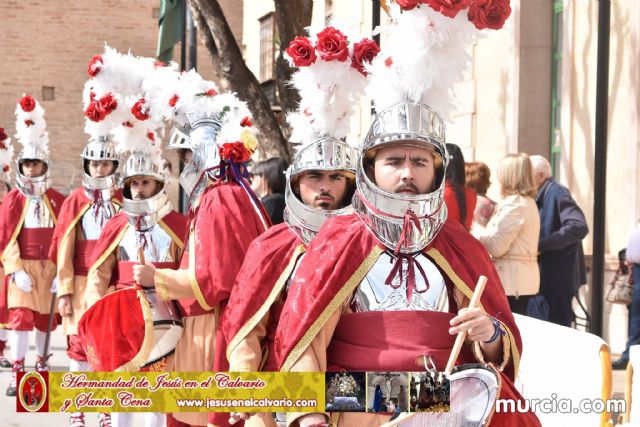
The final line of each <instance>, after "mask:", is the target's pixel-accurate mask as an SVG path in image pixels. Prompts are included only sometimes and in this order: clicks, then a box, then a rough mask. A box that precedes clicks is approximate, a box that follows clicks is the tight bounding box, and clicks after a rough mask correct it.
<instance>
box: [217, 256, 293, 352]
mask: <svg viewBox="0 0 640 427" xmlns="http://www.w3.org/2000/svg"><path fill="white" fill-rule="evenodd" d="M305 250H306V249H305V246H304V245H303V244H300V245H298V247H296V249H295V251H294V252H293V254H292V255H291V259H290V260H289V263H288V264H287V267H286V268H285V269H284V270H283V271H282V274H280V277H278V280H277V281H276V283H275V285H274V286H273V289H271V292H270V293H269V296H268V297H267V299H266V300H265V301H264V303H263V304H262V305H261V306H260V308H259V309H258V311H256V313H255V314H254V315H253V316H251V318H250V319H249V320H248V321H247V323H245V324H244V325H243V326H242V328H240V330H239V331H238V333H237V334H236V335H235V336H234V337H233V339H231V341H230V342H229V345H228V346H227V359H229V358H230V357H231V352H232V351H233V349H235V348H236V346H237V345H238V344H240V341H242V340H243V339H245V338H246V337H247V335H249V332H251V331H252V330H253V328H255V327H256V325H257V324H258V323H259V322H260V320H261V319H262V318H263V317H264V316H265V315H266V314H267V312H268V311H269V309H270V308H271V306H272V305H273V302H274V301H275V300H276V298H278V295H280V293H281V292H282V289H283V288H284V285H285V284H286V283H287V279H288V278H289V276H291V272H292V271H293V269H294V268H295V266H296V262H297V260H298V257H299V256H300V254H303V253H304V251H305Z"/></svg>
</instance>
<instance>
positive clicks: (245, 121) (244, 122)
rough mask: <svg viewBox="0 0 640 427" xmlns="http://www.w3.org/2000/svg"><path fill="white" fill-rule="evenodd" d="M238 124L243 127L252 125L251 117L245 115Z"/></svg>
mask: <svg viewBox="0 0 640 427" xmlns="http://www.w3.org/2000/svg"><path fill="white" fill-rule="evenodd" d="M240 126H242V127H245V128H249V127H251V126H253V123H252V122H251V119H250V118H249V117H245V118H244V119H242V121H241V122H240Z"/></svg>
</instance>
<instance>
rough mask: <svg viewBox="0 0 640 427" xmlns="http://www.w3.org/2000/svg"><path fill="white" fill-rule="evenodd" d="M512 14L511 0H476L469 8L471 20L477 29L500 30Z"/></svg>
mask: <svg viewBox="0 0 640 427" xmlns="http://www.w3.org/2000/svg"><path fill="white" fill-rule="evenodd" d="M509 15H511V5H510V4H509V0H474V2H473V3H472V4H471V7H470V8H469V14H468V17H469V21H471V22H473V25H475V26H476V28H477V29H479V30H483V29H485V28H491V29H492V30H499V29H500V28H502V26H503V25H504V23H505V21H506V20H507V18H509Z"/></svg>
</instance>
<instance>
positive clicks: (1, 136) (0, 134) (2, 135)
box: [0, 128, 8, 141]
mask: <svg viewBox="0 0 640 427" xmlns="http://www.w3.org/2000/svg"><path fill="white" fill-rule="evenodd" d="M7 138H8V136H7V134H6V133H5V131H4V128H0V141H4V140H5V139H7Z"/></svg>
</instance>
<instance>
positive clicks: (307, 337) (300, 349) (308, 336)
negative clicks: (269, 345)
mask: <svg viewBox="0 0 640 427" xmlns="http://www.w3.org/2000/svg"><path fill="white" fill-rule="evenodd" d="M382 252H383V250H382V248H380V247H379V246H375V247H374V248H373V249H372V250H371V252H370V253H369V255H368V256H367V257H366V258H365V260H364V261H363V262H362V264H361V265H360V266H359V267H358V269H357V270H356V271H355V273H353V275H352V276H351V277H350V278H349V280H347V282H346V283H345V284H344V286H342V288H341V289H340V290H339V291H338V293H337V294H336V296H335V297H334V298H333V299H332V300H331V302H330V303H329V305H327V307H326V308H325V309H324V311H323V312H322V313H320V316H318V318H317V319H316V320H315V322H313V324H312V325H311V327H310V328H309V330H307V332H306V333H305V334H304V335H303V336H302V338H301V339H300V341H298V343H297V344H296V346H295V347H294V348H293V350H291V353H289V355H287V358H286V360H285V361H284V363H283V364H282V368H281V369H280V371H282V372H288V371H290V370H291V367H292V366H293V364H294V363H295V362H296V361H297V360H298V359H300V357H301V356H302V354H303V353H304V351H305V350H306V349H307V347H309V345H311V342H312V341H313V339H314V338H315V337H316V336H317V335H318V333H319V332H320V330H321V329H322V328H323V327H324V325H325V324H326V323H327V321H328V320H329V319H330V318H331V316H333V314H334V313H335V312H336V310H337V309H338V308H340V306H341V305H342V303H343V302H344V301H345V300H346V299H347V298H348V297H349V295H351V294H352V293H353V291H354V290H355V288H356V287H358V285H359V284H360V283H361V282H362V280H363V279H364V277H365V276H366V275H367V273H368V272H369V270H371V268H373V265H374V264H375V263H376V261H377V259H378V258H379V257H380V254H382Z"/></svg>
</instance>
